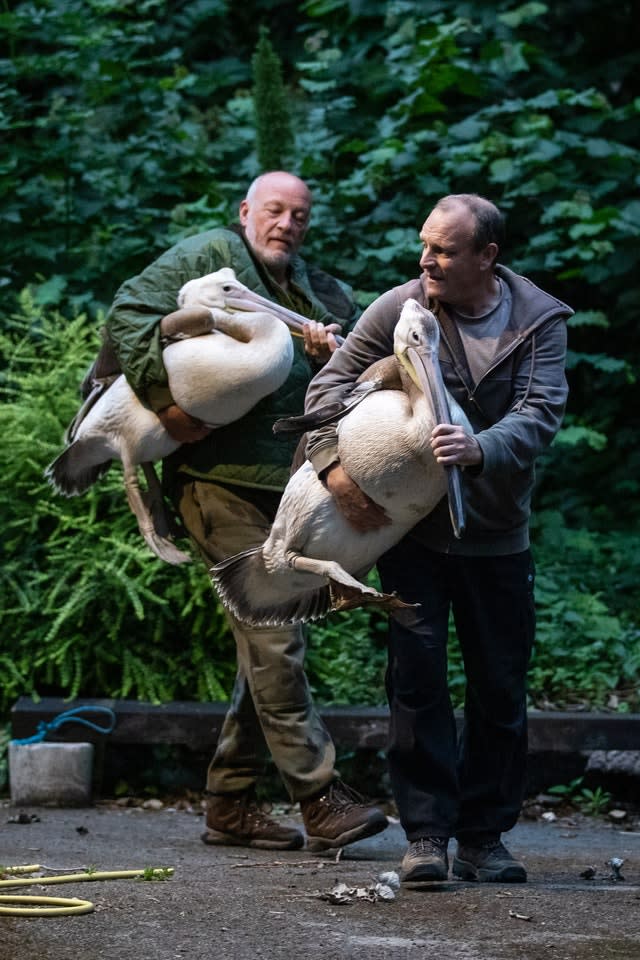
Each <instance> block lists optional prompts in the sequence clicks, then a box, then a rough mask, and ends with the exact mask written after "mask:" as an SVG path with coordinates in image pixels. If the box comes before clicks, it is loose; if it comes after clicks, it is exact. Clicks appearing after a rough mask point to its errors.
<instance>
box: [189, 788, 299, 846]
mask: <svg viewBox="0 0 640 960" xmlns="http://www.w3.org/2000/svg"><path fill="white" fill-rule="evenodd" d="M206 823H207V829H206V831H205V832H204V833H203V834H202V842H203V843H208V844H220V845H224V846H229V847H258V848H259V849H261V850H299V849H300V847H302V846H303V845H304V836H303V835H302V833H301V832H300V830H296V829H295V828H294V827H285V826H283V825H282V824H281V823H278V821H277V820H274V818H273V817H270V816H269V814H268V813H267V812H266V811H264V810H263V809H262V807H261V806H260V805H259V804H258V803H257V802H256V799H255V796H254V795H253V793H217V794H211V793H210V794H208V796H207V821H206Z"/></svg>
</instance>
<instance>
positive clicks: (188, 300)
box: [178, 267, 344, 343]
mask: <svg viewBox="0 0 640 960" xmlns="http://www.w3.org/2000/svg"><path fill="white" fill-rule="evenodd" d="M195 305H197V306H205V307H220V308H223V309H226V310H234V311H240V310H246V311H250V312H251V313H255V311H256V310H267V311H268V312H269V313H273V314H275V315H276V316H277V317H278V318H279V319H280V320H282V321H283V322H284V323H286V325H287V326H288V327H289V329H290V331H291V333H292V334H293V335H294V336H298V337H301V336H302V335H303V333H302V331H303V328H304V324H305V323H306V319H307V318H306V317H303V316H302V315H301V314H299V313H295V312H294V311H293V310H288V309H287V308H286V307H283V306H282V304H280V303H277V301H275V300H267V298H266V297H262V296H260V294H259V293H255V292H254V291H253V290H249V288H248V287H245V285H244V284H243V283H240V281H239V280H238V279H237V278H236V275H235V271H233V270H232V269H231V268H230V267H222V269H220V270H216V272H215V273H210V274H208V275H207V276H205V277H198V278H197V279H195V280H189V281H188V282H187V283H185V285H184V286H183V287H182V288H181V290H180V292H179V294H178V306H179V307H181V308H182V307H190V306H195ZM336 340H337V342H338V343H344V338H343V337H340V336H338V337H336Z"/></svg>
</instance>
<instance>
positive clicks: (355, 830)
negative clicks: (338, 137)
mask: <svg viewBox="0 0 640 960" xmlns="http://www.w3.org/2000/svg"><path fill="white" fill-rule="evenodd" d="M300 809H301V811H302V818H303V820H304V826H305V829H306V831H307V846H308V848H309V850H311V851H312V852H314V853H318V852H319V851H321V850H333V849H335V848H336V847H344V846H346V845H347V844H348V843H354V841H356V840H362V839H363V838H364V837H372V836H373V835H374V834H375V833H380V832H381V831H382V830H384V829H385V828H386V827H388V826H389V821H388V820H387V818H386V817H385V815H384V813H383V812H382V810H379V809H378V807H375V806H373V805H372V804H370V803H368V802H367V801H366V800H365V798H364V797H362V796H361V795H360V794H359V793H356V791H355V790H353V789H352V788H351V787H348V786H347V785H346V783H343V782H342V780H334V781H333V783H331V784H329V785H328V786H327V787H326V788H325V790H323V792H322V793H321V794H316V795H315V796H314V797H307V799H306V800H301V801H300Z"/></svg>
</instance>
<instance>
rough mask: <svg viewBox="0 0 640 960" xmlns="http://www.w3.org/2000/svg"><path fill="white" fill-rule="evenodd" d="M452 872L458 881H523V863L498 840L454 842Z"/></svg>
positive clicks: (524, 881) (524, 877)
mask: <svg viewBox="0 0 640 960" xmlns="http://www.w3.org/2000/svg"><path fill="white" fill-rule="evenodd" d="M453 875H454V877H458V879H459V880H480V881H481V882H482V881H484V882H489V883H490V882H493V883H526V880H527V871H526V870H525V868H524V864H522V863H520V861H519V860H516V859H515V857H512V856H511V854H510V853H509V851H508V850H507V848H506V847H505V845H504V843H501V841H500V839H499V838H497V839H491V840H485V841H484V842H483V843H480V842H477V843H474V842H468V843H460V842H459V843H458V849H457V852H456V856H455V858H454V860H453Z"/></svg>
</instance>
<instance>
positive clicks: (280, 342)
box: [45, 267, 305, 563]
mask: <svg viewBox="0 0 640 960" xmlns="http://www.w3.org/2000/svg"><path fill="white" fill-rule="evenodd" d="M178 307H179V308H180V309H178V310H177V311H175V313H172V314H169V316H167V317H165V318H164V319H163V320H162V323H161V332H162V335H163V337H164V338H165V342H166V346H165V348H164V351H163V362H164V365H165V368H166V370H167V374H168V377H169V387H170V390H171V394H172V396H173V398H174V400H175V402H176V403H177V404H178V406H179V407H181V408H182V409H183V410H185V411H186V412H187V413H190V414H191V415H192V416H194V417H197V418H198V419H199V420H202V421H204V423H206V424H207V425H208V426H211V427H212V428H215V427H220V426H222V425H223V424H227V423H231V422H232V421H234V420H238V419H239V418H240V417H242V416H244V414H245V413H247V412H248V411H249V410H250V409H251V407H253V406H254V405H255V404H256V403H258V401H259V400H261V399H262V398H263V397H266V396H267V395H268V394H270V393H273V392H274V391H275V390H277V389H278V388H279V387H280V386H282V384H283V383H284V381H285V380H286V379H287V376H288V375H289V371H290V369H291V364H292V361H293V344H292V341H291V332H290V331H293V332H294V333H297V334H299V335H300V334H301V330H302V324H303V322H304V319H305V318H304V317H302V316H300V315H299V314H296V313H293V312H292V311H289V310H287V309H286V308H285V307H282V306H280V305H279V304H277V303H272V302H271V301H270V300H267V299H265V298H264V297H261V296H260V295H259V294H255V293H253V291H251V290H249V289H248V288H247V287H245V286H244V285H243V284H241V283H239V282H238V281H237V280H236V276H235V273H234V271H233V270H231V269H230V268H228V267H225V268H223V269H221V270H218V271H216V272H215V273H211V274H208V275H207V276H205V277H200V278H197V279H195V280H190V281H189V282H188V283H186V284H185V285H184V286H183V287H182V288H181V290H180V292H179V294H178ZM205 334H206V335H205ZM65 440H66V442H67V443H68V446H67V447H66V448H65V449H64V450H63V451H62V453H61V454H60V455H59V456H58V457H56V459H55V460H54V461H53V462H52V463H51V464H50V465H49V466H48V467H47V470H46V471H45V475H46V477H47V478H48V479H49V481H50V482H51V484H52V485H53V486H54V487H55V488H56V490H57V491H58V492H60V493H62V494H64V495H65V496H75V495H77V494H81V493H84V492H85V491H86V490H88V489H89V487H90V486H91V485H92V484H93V483H95V482H96V480H98V479H99V478H100V477H101V476H103V474H104V473H105V472H106V471H107V470H108V468H109V465H110V463H111V461H112V460H121V461H122V466H123V469H124V485H125V490H126V494H127V499H128V501H129V506H130V507H131V510H132V511H133V513H134V514H135V516H136V518H137V521H138V526H139V528H140V532H141V533H142V536H143V537H144V539H145V541H146V543H147V545H148V546H149V547H150V549H151V550H152V551H153V552H154V553H155V554H156V555H157V556H159V557H160V558H161V559H162V560H165V561H167V563H184V562H186V561H189V560H190V559H191V558H190V557H189V556H188V555H187V554H186V553H183V552H182V551H181V550H178V549H177V547H176V546H175V545H174V544H173V543H172V542H171V539H170V522H169V520H168V518H167V516H166V514H165V511H164V506H163V499H162V493H161V490H160V484H159V482H158V478H157V476H156V473H155V470H154V468H153V461H154V460H160V459H161V458H163V457H166V456H168V455H169V454H170V453H172V452H173V451H174V450H176V449H177V448H178V447H179V446H180V444H179V443H178V442H177V441H176V440H173V439H172V437H170V436H169V434H168V433H167V431H166V430H165V428H164V427H163V425H162V423H161V422H160V420H159V418H158V417H157V416H156V414H155V413H154V412H153V411H152V410H149V409H148V408H147V407H145V406H143V404H142V403H141V402H140V401H139V400H138V398H137V397H136V395H135V393H134V392H133V390H132V389H131V387H130V386H129V384H128V383H127V380H126V378H125V377H124V375H122V374H121V375H120V376H118V377H117V378H116V379H115V380H114V382H113V383H111V385H109V386H108V387H107V388H106V389H104V385H103V386H102V387H98V388H97V389H96V390H94V391H93V392H92V393H91V395H90V396H89V397H88V398H87V400H86V401H85V403H84V404H83V406H82V407H81V409H80V411H79V412H78V414H77V415H76V417H75V418H74V420H73V422H72V424H71V426H70V427H69V429H68V431H67V435H66V437H65ZM139 466H141V467H142V469H143V471H144V474H145V477H146V480H147V487H148V492H147V493H146V494H143V493H142V491H141V489H140V485H139V483H138V469H137V468H138V467H139Z"/></svg>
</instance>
